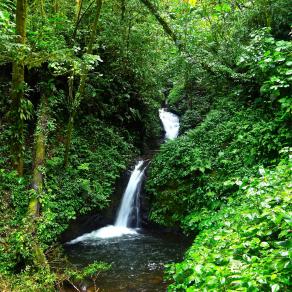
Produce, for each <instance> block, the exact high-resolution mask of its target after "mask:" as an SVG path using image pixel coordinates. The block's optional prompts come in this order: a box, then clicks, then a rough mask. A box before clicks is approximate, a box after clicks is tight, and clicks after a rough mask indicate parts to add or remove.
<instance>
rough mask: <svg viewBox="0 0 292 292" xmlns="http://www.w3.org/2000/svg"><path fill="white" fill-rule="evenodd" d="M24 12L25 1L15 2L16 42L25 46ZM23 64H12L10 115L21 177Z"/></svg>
mask: <svg viewBox="0 0 292 292" xmlns="http://www.w3.org/2000/svg"><path fill="white" fill-rule="evenodd" d="M26 10H27V0H17V4H16V33H17V42H18V43H19V44H25V41H26ZM24 87H25V83H24V62H23V57H22V56H18V59H17V60H16V61H14V62H13V64H12V87H11V97H12V115H13V124H14V137H13V143H12V152H13V153H12V155H13V157H14V161H13V163H14V167H15V168H16V170H17V172H18V174H19V175H20V176H22V175H23V151H24V134H23V128H24V122H23V121H24V118H25V117H24V115H23V112H22V100H23V98H24Z"/></svg>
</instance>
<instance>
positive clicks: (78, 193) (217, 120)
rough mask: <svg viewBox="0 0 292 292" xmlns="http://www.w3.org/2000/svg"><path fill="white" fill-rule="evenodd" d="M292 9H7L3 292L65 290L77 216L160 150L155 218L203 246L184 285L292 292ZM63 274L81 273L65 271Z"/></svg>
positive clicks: (187, 266)
mask: <svg viewBox="0 0 292 292" xmlns="http://www.w3.org/2000/svg"><path fill="white" fill-rule="evenodd" d="M289 4H290V1H288V0H276V1H270V0H255V1H248V0H240V1H234V0H224V1H210V0H201V1H182V0H176V1H163V0H161V1H158V0H157V1H148V0H122V1H118V0H114V1H102V0H95V1H87V0H77V1H75V2H74V1H72V2H71V1H51V0H48V1H27V0H17V1H16V0H15V1H14V0H3V1H1V3H0V118H1V120H0V130H1V132H0V153H1V155H0V198H1V203H2V204H1V206H0V212H1V222H0V237H1V238H0V290H3V291H11V290H12V291H51V290H52V291H54V290H58V289H59V288H60V287H61V286H62V283H64V281H69V282H70V283H72V284H74V283H76V282H78V281H80V280H81V279H82V278H85V277H90V276H91V277H92V278H93V279H95V275H96V272H97V271H101V270H105V269H108V268H109V266H108V265H106V264H102V263H93V264H92V265H90V266H89V267H88V268H86V269H85V270H83V271H77V270H76V269H75V268H72V267H69V264H68V263H65V259H64V258H63V256H62V252H61V250H60V247H59V246H58V245H57V243H58V238H59V236H60V234H62V232H64V231H65V230H66V228H67V227H68V224H69V222H70V220H72V219H75V218H76V217H78V216H80V215H82V214H86V213H88V212H90V211H91V210H96V211H97V212H98V211H99V210H101V209H103V208H105V207H107V206H108V205H109V204H110V196H111V194H112V193H113V190H114V185H115V182H116V180H117V178H118V177H119V176H120V175H121V173H122V171H123V170H125V169H126V168H127V166H128V165H129V163H130V162H131V161H132V160H133V159H134V158H135V157H137V156H138V155H141V154H144V153H145V152H147V150H148V147H153V144H155V143H153V141H155V140H156V139H157V138H158V137H159V135H160V124H159V120H158V115H157V112H158V108H159V107H160V106H161V104H162V103H167V105H168V107H169V108H170V109H171V110H173V111H174V112H176V113H177V114H179V116H180V119H181V127H180V137H179V138H177V139H176V140H174V141H168V142H167V143H165V144H163V145H162V146H161V148H160V151H159V152H157V153H156V154H155V156H154V158H153V160H152V162H151V164H150V168H149V177H148V180H147V184H146V190H147V196H148V197H149V200H150V202H151V213H150V220H153V221H154V222H156V223H159V224H161V225H165V226H169V227H179V228H181V229H182V230H183V231H184V232H185V233H186V234H188V235H189V236H191V237H192V238H195V240H194V243H193V245H192V247H191V248H190V249H189V251H188V252H187V254H186V258H185V260H184V261H183V262H181V263H178V264H174V265H170V266H169V267H168V268H167V271H166V277H167V278H168V279H169V280H170V283H171V284H170V286H169V290H170V291H234V290H236V291H289V290H290V289H291V285H292V284H291V270H292V264H291V256H292V255H291V245H292V243H291V216H292V215H291V212H292V210H291V200H292V196H291V148H289V147H291V110H292V102H291V83H292V82H291V81H292V56H291V51H292V50H291V49H292V43H291V39H290V38H291V7H290V6H291V5H289ZM64 265H66V266H68V268H66V269H65V270H64V269H63V267H64Z"/></svg>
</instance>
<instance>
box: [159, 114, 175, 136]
mask: <svg viewBox="0 0 292 292" xmlns="http://www.w3.org/2000/svg"><path fill="white" fill-rule="evenodd" d="M159 118H160V120H161V122H162V124H163V128H164V130H165V139H169V140H173V139H175V138H176V137H177V136H178V131H179V118H178V116H177V115H175V114H173V113H171V112H168V111H167V110H166V109H164V108H161V109H159Z"/></svg>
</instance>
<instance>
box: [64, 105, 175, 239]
mask: <svg viewBox="0 0 292 292" xmlns="http://www.w3.org/2000/svg"><path fill="white" fill-rule="evenodd" d="M159 117H160V119H161V122H162V124H163V128H164V130H165V139H166V140H173V139H175V138H176V137H177V136H178V131H179V118H178V116H177V115H175V114H173V113H171V112H168V111H167V110H166V109H163V108H162V109H160V110H159ZM144 164H145V161H143V160H140V161H138V162H137V164H136V166H135V168H134V170H133V171H132V173H131V176H130V179H129V182H128V184H127V187H126V190H125V192H124V194H123V198H122V202H121V205H120V207H119V209H118V213H117V217H116V220H115V223H114V225H108V226H105V227H103V228H100V229H98V230H95V231H92V232H91V233H86V234H84V235H82V236H79V237H77V238H76V239H74V240H71V241H70V242H69V244H74V243H77V242H81V241H86V240H95V239H103V238H112V237H120V236H122V235H125V234H132V235H133V234H137V231H136V230H135V229H133V228H130V227H131V226H129V225H130V223H131V220H132V218H131V217H134V219H135V222H134V224H132V227H134V228H137V227H139V217H140V216H139V209H140V206H139V195H140V191H141V185H142V182H143V177H144V171H145V169H146V166H143V165H144ZM132 221H133V220H132ZM133 225H134V226H133Z"/></svg>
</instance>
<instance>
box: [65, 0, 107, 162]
mask: <svg viewBox="0 0 292 292" xmlns="http://www.w3.org/2000/svg"><path fill="white" fill-rule="evenodd" d="M101 6H102V0H96V8H95V9H96V12H95V17H94V21H93V24H92V28H91V33H90V37H89V41H88V44H87V50H86V53H87V54H92V52H93V45H94V41H95V38H96V34H97V25H98V20H99V16H100V11H101ZM87 76H88V70H87V68H86V66H84V68H83V69H82V73H81V76H80V82H79V86H78V89H77V92H76V94H75V96H74V98H73V97H72V109H71V112H70V117H69V120H68V124H67V133H66V140H65V154H64V166H65V167H67V166H68V162H69V154H70V147H71V141H72V132H73V128H74V119H75V116H76V113H77V110H78V107H79V105H80V102H81V100H82V98H83V96H84V92H85V85H86V81H87ZM70 78H72V76H71V77H70ZM70 82H71V81H69V82H68V84H69V98H70V99H71V97H70V95H71V94H72V96H73V83H72V84H71V85H70ZM70 87H71V88H70Z"/></svg>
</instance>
